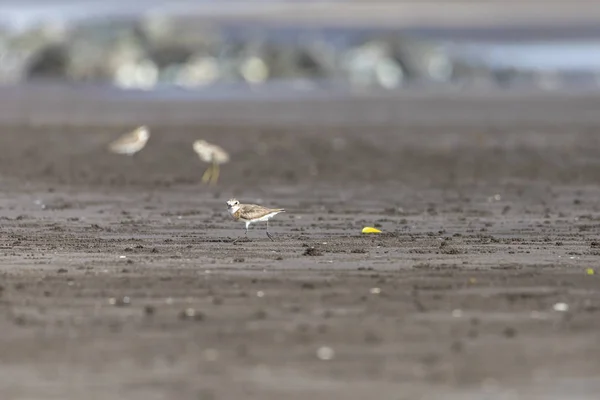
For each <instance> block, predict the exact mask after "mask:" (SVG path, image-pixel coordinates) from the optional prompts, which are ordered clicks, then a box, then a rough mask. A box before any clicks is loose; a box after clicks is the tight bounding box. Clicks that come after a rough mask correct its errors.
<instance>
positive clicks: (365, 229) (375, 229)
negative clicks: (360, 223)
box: [362, 226, 381, 233]
mask: <svg viewBox="0 0 600 400" xmlns="http://www.w3.org/2000/svg"><path fill="white" fill-rule="evenodd" d="M362 233H381V231H380V230H379V229H377V228H372V227H370V226H365V227H364V228H363V230H362Z"/></svg>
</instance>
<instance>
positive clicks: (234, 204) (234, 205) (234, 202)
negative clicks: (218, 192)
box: [227, 199, 240, 214]
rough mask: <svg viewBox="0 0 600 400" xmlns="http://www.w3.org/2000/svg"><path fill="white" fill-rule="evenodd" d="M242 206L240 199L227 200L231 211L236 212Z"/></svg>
mask: <svg viewBox="0 0 600 400" xmlns="http://www.w3.org/2000/svg"><path fill="white" fill-rule="evenodd" d="M239 208H240V202H239V200H238V199H229V200H227V211H229V212H230V213H232V214H233V213H234V212H236V211H237V210H238V209H239Z"/></svg>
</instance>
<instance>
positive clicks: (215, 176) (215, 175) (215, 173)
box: [210, 163, 219, 185]
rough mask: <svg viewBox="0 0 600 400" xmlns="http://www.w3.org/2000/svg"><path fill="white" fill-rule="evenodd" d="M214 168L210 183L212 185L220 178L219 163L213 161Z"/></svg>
mask: <svg viewBox="0 0 600 400" xmlns="http://www.w3.org/2000/svg"><path fill="white" fill-rule="evenodd" d="M212 169H213V172H212V177H211V180H210V183H211V184H212V185H216V184H217V180H218V179H219V164H217V163H213V165H212Z"/></svg>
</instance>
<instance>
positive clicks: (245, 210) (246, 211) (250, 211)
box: [240, 204, 284, 219]
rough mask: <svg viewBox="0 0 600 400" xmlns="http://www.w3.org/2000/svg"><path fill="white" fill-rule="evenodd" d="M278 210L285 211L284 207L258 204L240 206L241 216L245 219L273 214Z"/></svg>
mask: <svg viewBox="0 0 600 400" xmlns="http://www.w3.org/2000/svg"><path fill="white" fill-rule="evenodd" d="M276 211H279V212H281V211H284V210H283V209H282V208H267V207H263V206H259V205H257V204H242V205H241V206H240V217H241V218H244V219H255V218H260V217H263V216H265V215H267V214H271V213H272V212H276Z"/></svg>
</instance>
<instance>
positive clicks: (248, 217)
mask: <svg viewBox="0 0 600 400" xmlns="http://www.w3.org/2000/svg"><path fill="white" fill-rule="evenodd" d="M227 211H229V214H231V216H232V217H233V219H235V220H236V221H244V222H245V223H246V233H245V234H244V237H248V227H249V226H250V224H252V223H253V222H259V221H266V222H267V237H268V238H269V239H271V240H273V238H272V237H271V234H270V233H269V220H270V219H271V218H273V217H274V216H276V215H277V214H279V213H281V212H285V210H284V209H283V208H267V207H263V206H259V205H256V204H240V202H239V201H238V200H237V199H229V200H228V201H227ZM239 239H240V238H237V239H235V240H234V241H233V243H235V242H237V241H238V240H239Z"/></svg>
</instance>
